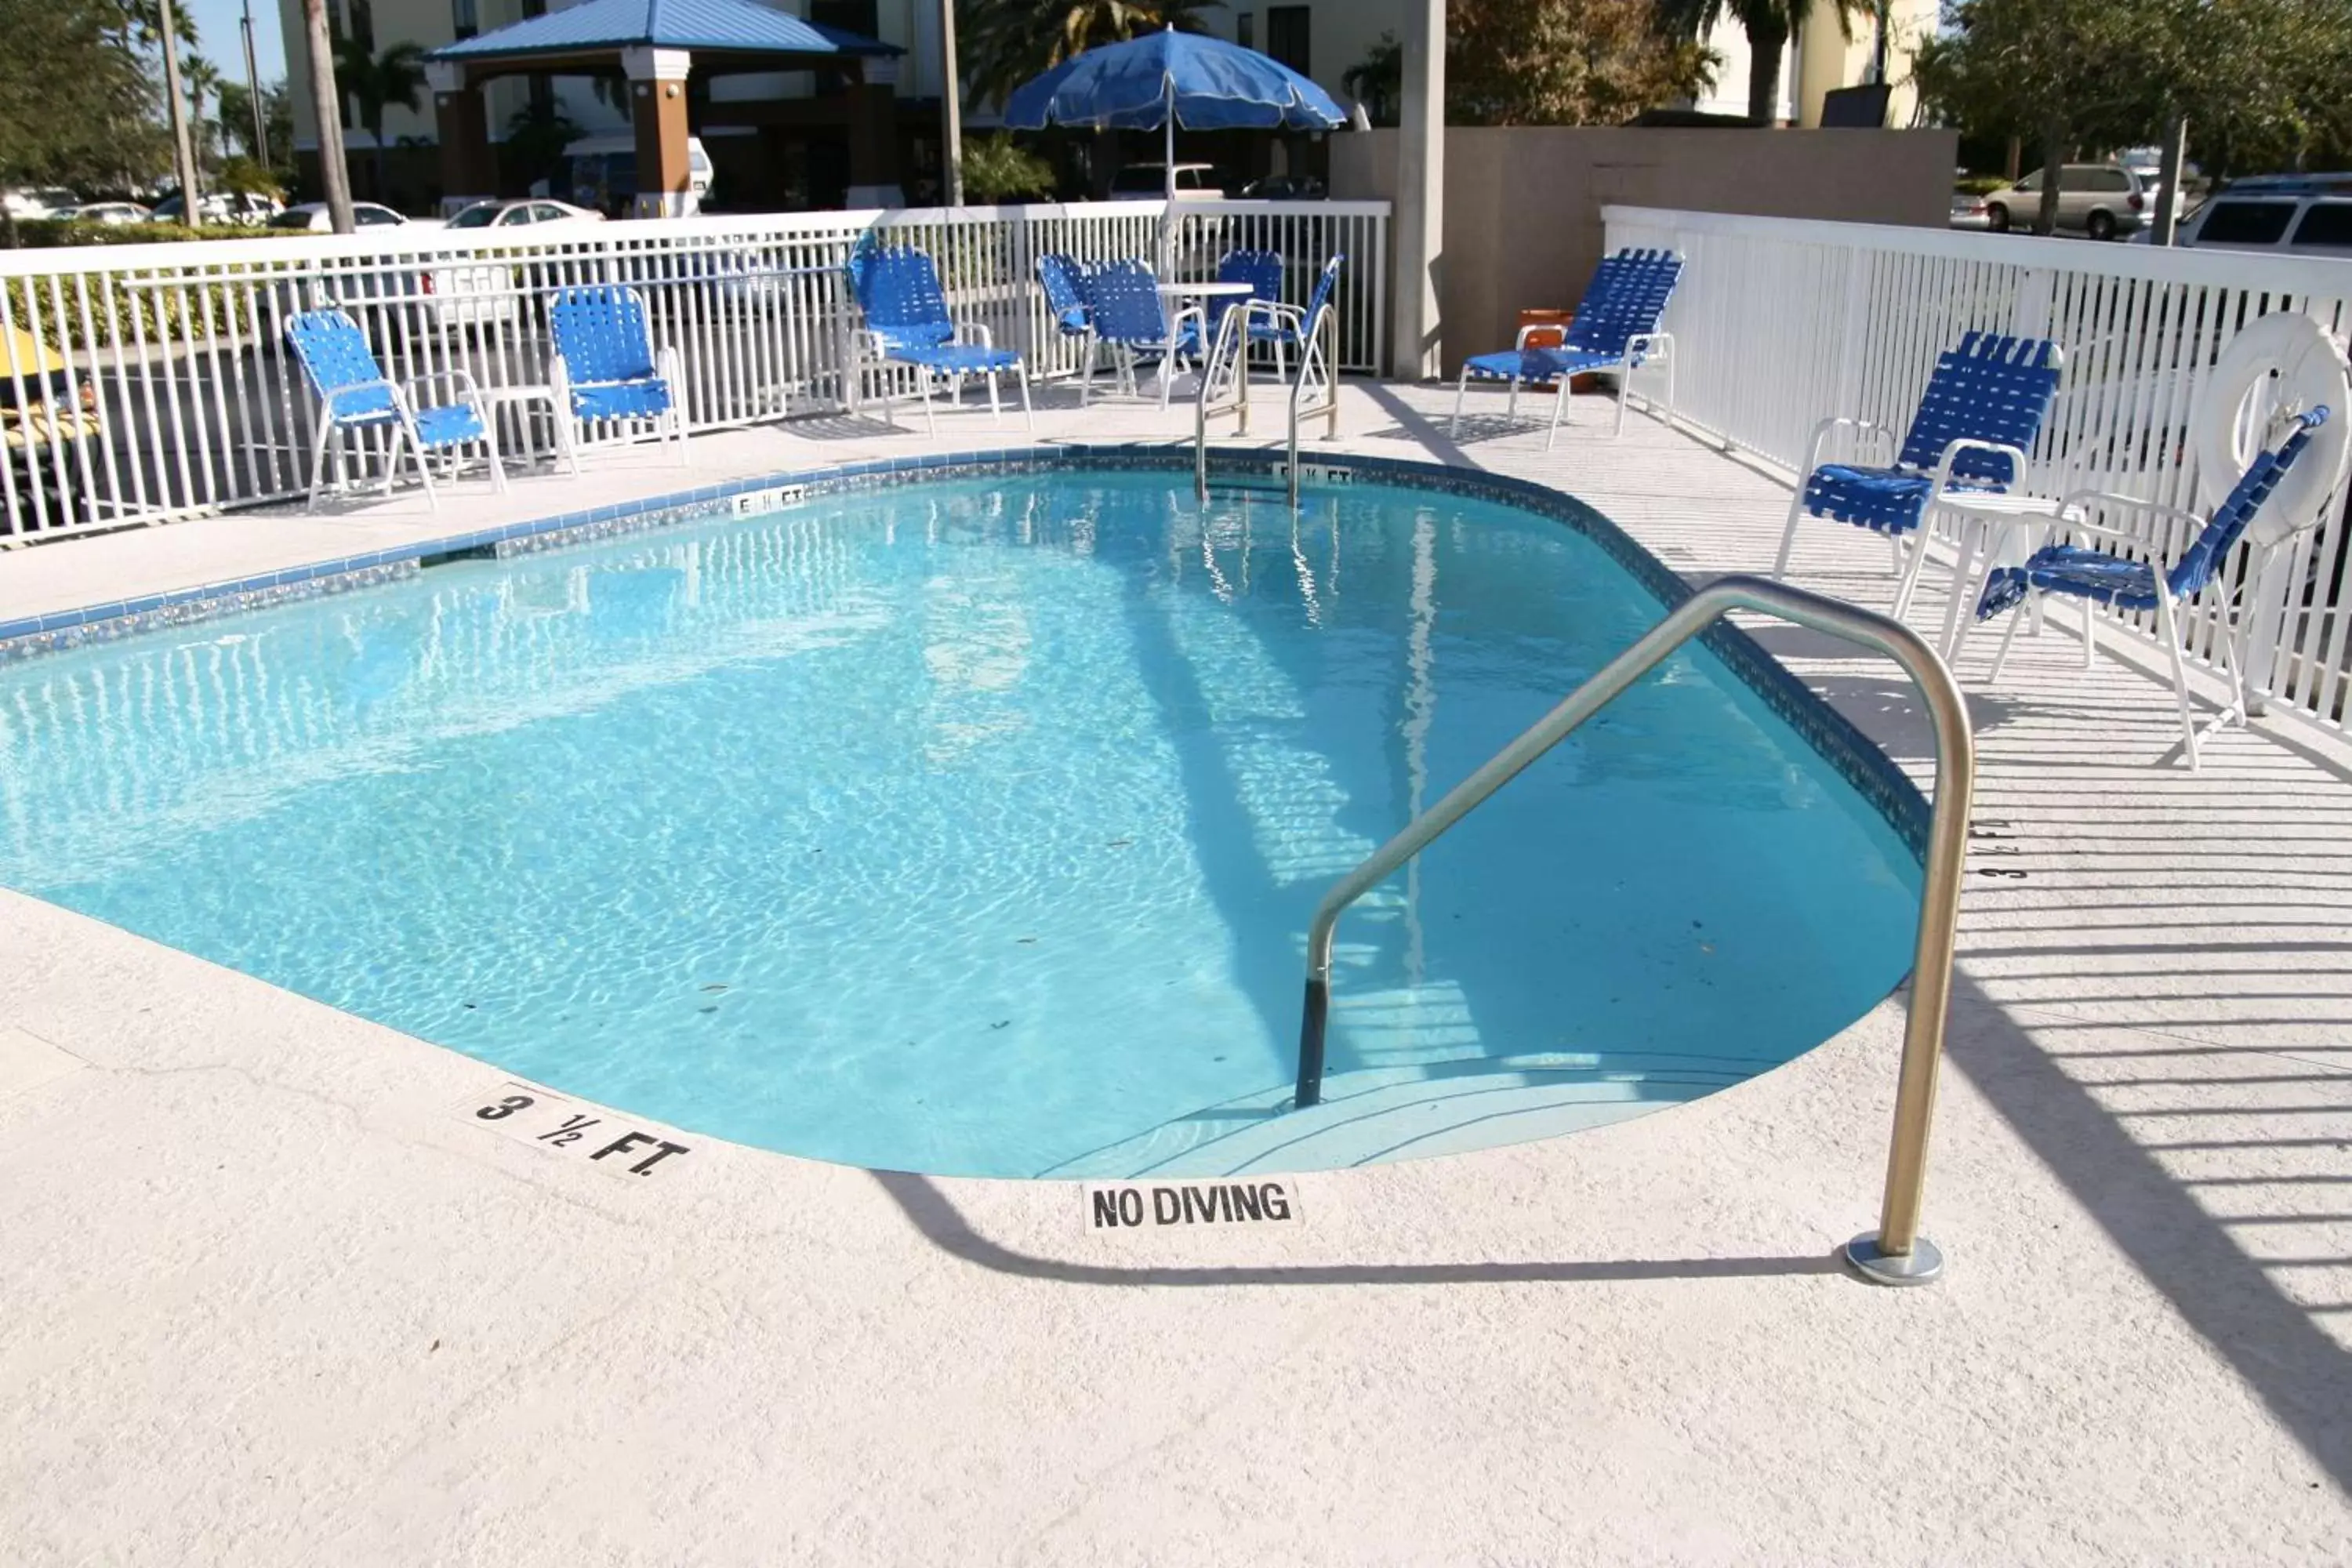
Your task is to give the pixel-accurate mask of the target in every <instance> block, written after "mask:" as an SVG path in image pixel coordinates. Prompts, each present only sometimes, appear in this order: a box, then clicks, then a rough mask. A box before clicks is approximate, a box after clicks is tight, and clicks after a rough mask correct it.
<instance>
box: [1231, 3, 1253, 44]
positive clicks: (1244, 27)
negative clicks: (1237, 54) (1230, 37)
mask: <svg viewBox="0 0 2352 1568" xmlns="http://www.w3.org/2000/svg"><path fill="white" fill-rule="evenodd" d="M1234 42H1235V43H1237V44H1239V45H1240V46H1241V47H1244V48H1245V49H1254V48H1255V47H1257V16H1256V15H1255V13H1253V12H1249V11H1244V12H1243V13H1242V14H1241V15H1240V16H1236V17H1234Z"/></svg>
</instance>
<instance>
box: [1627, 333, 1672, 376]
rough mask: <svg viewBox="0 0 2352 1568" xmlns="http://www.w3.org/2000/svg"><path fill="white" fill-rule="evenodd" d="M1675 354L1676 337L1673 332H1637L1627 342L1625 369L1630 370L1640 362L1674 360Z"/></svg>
mask: <svg viewBox="0 0 2352 1568" xmlns="http://www.w3.org/2000/svg"><path fill="white" fill-rule="evenodd" d="M1674 354H1675V335H1674V333H1672V332H1635V333H1634V334H1633V336H1632V337H1630V338H1627V339H1626V340H1625V368H1626V369H1628V370H1631V369H1633V366H1634V364H1635V363H1637V362H1639V361H1642V360H1645V359H1660V360H1666V359H1672V358H1673V357H1674Z"/></svg>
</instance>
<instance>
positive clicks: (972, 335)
mask: <svg viewBox="0 0 2352 1568" xmlns="http://www.w3.org/2000/svg"><path fill="white" fill-rule="evenodd" d="M948 342H951V343H976V344H978V345H979V346H980V347H982V348H984V349H992V348H994V347H995V346H996V337H995V334H993V333H992V332H991V331H989V330H988V329H987V328H986V327H984V326H982V325H981V324H980V323H979V322H978V321H974V322H972V323H971V325H969V326H962V327H958V328H957V329H956V330H955V332H954V335H953V336H951V337H950V338H949V339H948Z"/></svg>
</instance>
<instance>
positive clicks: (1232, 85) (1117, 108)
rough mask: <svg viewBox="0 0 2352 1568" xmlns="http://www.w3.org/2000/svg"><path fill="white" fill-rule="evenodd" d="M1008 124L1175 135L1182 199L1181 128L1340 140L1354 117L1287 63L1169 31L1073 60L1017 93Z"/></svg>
mask: <svg viewBox="0 0 2352 1568" xmlns="http://www.w3.org/2000/svg"><path fill="white" fill-rule="evenodd" d="M1004 123H1005V124H1006V125H1008V126H1011V127H1012V128H1013V130H1016V131H1043V130H1044V129H1045V127H1046V126H1048V125H1072V126H1077V125H1083V126H1087V127H1089V128H1092V129H1095V130H1104V129H1118V130H1121V131H1150V130H1152V129H1154V128H1160V129H1164V130H1165V131H1166V132H1167V142H1168V148H1167V171H1168V172H1167V181H1168V195H1169V198H1170V199H1171V200H1173V199H1174V198H1175V195H1176V127H1177V126H1178V125H1179V124H1180V123H1181V125H1182V126H1183V127H1184V129H1186V130H1187V131H1241V130H1263V131H1272V130H1276V129H1281V130H1288V131H1331V130H1336V129H1337V128H1338V127H1339V126H1342V125H1345V124H1346V123H1348V116H1347V114H1346V112H1345V111H1344V110H1341V109H1340V107H1339V104H1338V103H1337V102H1336V101H1334V100H1333V99H1332V97H1331V95H1330V94H1329V93H1328V92H1325V91H1324V90H1323V89H1321V88H1319V87H1318V86H1316V85H1315V84H1314V83H1313V82H1312V81H1309V80H1308V79H1307V78H1305V77H1303V76H1300V75H1299V74H1298V73H1297V71H1295V70H1292V69H1291V68H1289V67H1288V66H1286V65H1284V64H1283V63H1282V62H1281V61H1280V60H1276V59H1271V58H1267V57H1266V56H1265V55H1262V54H1259V53H1258V52H1257V51H1256V50H1255V49H1245V48H1244V47H1241V46H1240V45H1239V44H1229V43H1226V42H1225V41H1224V40H1223V38H1212V37H1207V36H1206V35H1204V34H1201V33H1180V32H1178V31H1176V30H1175V29H1174V28H1173V27H1171V28H1169V29H1168V30H1167V31H1165V32H1160V33H1150V34H1147V35H1145V36H1144V37H1140V38H1130V39H1129V40H1128V41H1127V42H1126V43H1123V44H1105V45H1104V46H1103V47H1101V48H1098V49H1088V50H1087V52H1086V53H1085V54H1082V55H1074V56H1072V57H1071V58H1068V59H1066V60H1064V61H1063V62H1062V63H1061V64H1060V65H1057V66H1055V68H1053V69H1052V70H1049V71H1047V72H1045V74H1044V75H1043V76H1039V77H1034V78H1033V79H1030V80H1028V81H1025V82H1024V83H1022V85H1021V86H1020V87H1018V88H1016V89H1013V96H1012V97H1011V98H1009V99H1007V100H1005V102H1004Z"/></svg>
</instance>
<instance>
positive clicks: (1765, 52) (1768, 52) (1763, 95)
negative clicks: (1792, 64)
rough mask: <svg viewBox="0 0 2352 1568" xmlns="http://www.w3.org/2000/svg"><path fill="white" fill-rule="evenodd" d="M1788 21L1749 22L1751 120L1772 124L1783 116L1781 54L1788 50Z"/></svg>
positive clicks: (1750, 121)
mask: <svg viewBox="0 0 2352 1568" xmlns="http://www.w3.org/2000/svg"><path fill="white" fill-rule="evenodd" d="M1788 47H1789V29H1788V27H1787V26H1785V25H1773V24H1768V23H1765V22H1762V21H1760V20H1759V21H1756V22H1751V23H1749V24H1748V123H1750V124H1752V125H1771V124H1775V123H1777V122H1778V121H1780V57H1781V56H1782V55H1783V54H1785V53H1786V52H1787V51H1788Z"/></svg>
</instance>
